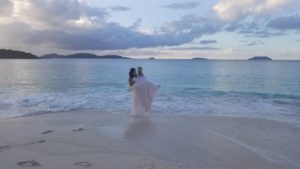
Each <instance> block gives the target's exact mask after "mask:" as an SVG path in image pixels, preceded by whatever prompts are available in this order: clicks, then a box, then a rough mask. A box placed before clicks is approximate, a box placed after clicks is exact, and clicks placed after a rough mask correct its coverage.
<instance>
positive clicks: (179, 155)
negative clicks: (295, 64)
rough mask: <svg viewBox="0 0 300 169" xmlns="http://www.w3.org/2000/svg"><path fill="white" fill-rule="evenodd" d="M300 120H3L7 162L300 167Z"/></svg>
mask: <svg viewBox="0 0 300 169" xmlns="http://www.w3.org/2000/svg"><path fill="white" fill-rule="evenodd" d="M299 131H300V126H299V124H295V123H289V122H282V121H274V120H271V119H259V118H251V117H248V118H246V117H228V116H218V115H217V116H211V115H197V116H189V115H175V116H169V115H167V114H151V116H150V117H149V118H132V117H131V116H130V115H129V114H110V113H82V112H81V113H80V112H65V113H48V114H40V115H33V116H22V117H15V118H9V119H0V167H1V168H23V167H24V166H26V165H28V166H29V167H30V166H31V167H32V166H34V165H40V168H45V169H52V168H74V167H75V168H80V167H81V168H82V167H84V168H85V167H86V168H107V169H109V168H112V169H113V168H123V169H126V168H128V169H132V168H133V169H134V168H140V169H143V168H145V169H146V168H161V169H166V168H174V169H179V168H182V169H196V168H197V169H198V168H205V169H210V168H211V169H213V168H214V169H215V168H220V169H227V168H228V169H229V168H230V169H240V168H249V169H253V168H256V169H260V168H261V169H265V168H285V169H294V168H295V169H297V168H298V169H299V168H300V162H299V157H300V145H299V140H300V132H299Z"/></svg>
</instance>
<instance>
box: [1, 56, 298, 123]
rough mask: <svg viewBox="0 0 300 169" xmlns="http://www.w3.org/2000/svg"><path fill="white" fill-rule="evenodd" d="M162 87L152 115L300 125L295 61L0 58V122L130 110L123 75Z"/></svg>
mask: <svg viewBox="0 0 300 169" xmlns="http://www.w3.org/2000/svg"><path fill="white" fill-rule="evenodd" d="M137 66H142V67H143V68H144V71H145V74H146V76H147V78H148V79H149V80H150V81H152V82H154V83H156V84H160V85H161V86H162V87H161V89H160V91H159V93H158V95H157V97H156V100H155V102H154V104H153V107H152V112H153V113H169V114H187V115H198V114H200V115H203V114H205V115H226V116H227V115H228V116H246V117H261V118H276V119H284V120H291V121H298V122H299V121H300V62H299V61H271V62H267V61H196V60H118V59H115V60H114V59H40V60H0V118H7V117H15V116H24V115H32V114H41V113H57V112H69V111H78V112H82V113H84V112H88V111H92V112H99V113H100V112H110V113H125V114H126V113H127V114H128V113H129V112H130V107H131V105H130V104H131V95H130V93H129V92H128V91H127V80H128V70H129V68H130V67H137Z"/></svg>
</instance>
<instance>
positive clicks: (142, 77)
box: [137, 75, 147, 83]
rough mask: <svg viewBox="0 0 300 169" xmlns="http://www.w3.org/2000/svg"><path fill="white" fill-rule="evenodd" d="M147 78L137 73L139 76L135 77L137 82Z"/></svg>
mask: <svg viewBox="0 0 300 169" xmlns="http://www.w3.org/2000/svg"><path fill="white" fill-rule="evenodd" d="M146 79H147V78H146V76H145V75H139V77H138V78H137V82H138V83H139V82H142V81H144V80H146Z"/></svg>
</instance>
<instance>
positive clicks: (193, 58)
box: [192, 57, 208, 61]
mask: <svg viewBox="0 0 300 169" xmlns="http://www.w3.org/2000/svg"><path fill="white" fill-rule="evenodd" d="M192 60H203V61H204V60H205V61H206V60H208V59H207V58H198V57H197V58H192Z"/></svg>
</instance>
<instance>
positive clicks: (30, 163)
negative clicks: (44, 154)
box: [17, 160, 42, 167]
mask: <svg viewBox="0 0 300 169" xmlns="http://www.w3.org/2000/svg"><path fill="white" fill-rule="evenodd" d="M17 164H18V166H21V167H41V166H42V165H41V164H40V163H38V162H36V161H35V160H29V161H21V162H17Z"/></svg>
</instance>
